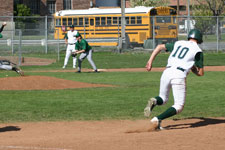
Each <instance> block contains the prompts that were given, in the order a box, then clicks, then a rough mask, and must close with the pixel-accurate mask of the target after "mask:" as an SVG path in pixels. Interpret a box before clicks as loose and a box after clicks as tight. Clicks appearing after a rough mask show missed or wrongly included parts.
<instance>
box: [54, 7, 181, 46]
mask: <svg viewBox="0 0 225 150" xmlns="http://www.w3.org/2000/svg"><path fill="white" fill-rule="evenodd" d="M176 15H177V13H176V10H175V9H173V8H171V7H143V6H139V7H135V8H125V20H126V22H125V31H126V37H127V38H128V39H129V43H130V44H139V45H143V44H144V42H145V40H148V39H153V38H154V39H155V40H156V42H158V43H161V42H162V41H164V42H169V41H176V40H177V36H178V31H177V29H178V28H177V22H176ZM54 19H55V34H54V37H55V39H58V38H59V39H63V38H64V35H65V34H66V32H67V31H68V30H69V26H71V25H74V27H75V30H77V31H79V32H80V33H81V35H82V36H83V37H84V38H85V39H87V40H88V41H89V44H90V45H91V46H116V45H117V44H118V40H117V39H118V38H119V37H120V36H121V8H107V9H105V8H90V9H84V10H62V11H58V12H56V13H55V14H54ZM153 32H154V34H153ZM106 40H109V41H110V42H106Z"/></svg>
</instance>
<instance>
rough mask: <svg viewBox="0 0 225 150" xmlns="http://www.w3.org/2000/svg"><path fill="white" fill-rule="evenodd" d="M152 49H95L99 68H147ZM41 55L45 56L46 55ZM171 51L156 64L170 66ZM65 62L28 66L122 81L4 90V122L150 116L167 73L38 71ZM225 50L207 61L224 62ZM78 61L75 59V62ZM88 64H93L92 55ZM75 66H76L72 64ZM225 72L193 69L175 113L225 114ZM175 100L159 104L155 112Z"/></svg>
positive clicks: (0, 112) (77, 77) (0, 110)
mask: <svg viewBox="0 0 225 150" xmlns="http://www.w3.org/2000/svg"><path fill="white" fill-rule="evenodd" d="M149 55H150V54H149V53H131V52H130V53H129V52H127V53H123V54H116V53H111V52H96V53H94V57H93V59H94V61H95V62H96V65H97V67H98V68H140V67H142V68H143V67H144V66H145V64H146V62H147V60H148V58H149ZM40 57H41V56H40ZM167 57H168V54H166V53H164V54H160V55H159V56H158V57H157V59H156V60H155V63H154V67H162V66H165V65H166V60H167ZM61 58H62V59H61V61H60V62H57V63H55V64H52V65H49V66H33V67H30V66H29V67H22V68H23V69H24V70H25V71H26V74H27V75H43V76H52V77H57V78H63V79H67V80H71V81H81V82H88V83H102V84H111V85H116V87H107V88H84V89H65V90H49V91H44V90H35V91H34V90H33V91H32V90H30V91H0V95H1V101H0V122H21V121H22V122H26V121H62V120H67V121H70V120H103V119H144V117H143V109H144V107H145V105H146V101H147V100H148V99H149V98H150V97H152V96H157V95H158V91H159V80H160V76H161V72H101V73H98V74H96V73H81V74H75V73H74V72H57V73H52V72H32V71H33V70H52V69H61V66H62V64H63V58H64V56H63V55H62V56H61ZM224 58H225V54H224V53H221V54H216V53H208V54H205V64H206V65H224V64H225V59H224ZM69 64H72V62H69ZM83 67H84V68H90V65H89V64H88V62H87V60H85V61H84V63H83ZM71 68H72V66H71ZM6 74H7V75H8V76H17V74H15V73H14V72H6V71H2V72H1V73H0V77H1V78H2V77H5V76H6ZM224 85H225V72H206V73H205V76H203V77H197V76H195V75H194V74H192V73H190V75H189V76H188V78H187V98H186V105H185V108H184V110H183V112H182V113H181V114H179V115H176V116H175V117H174V118H191V117H225V101H224V88H225V87H224ZM172 103H173V99H172V94H171V95H170V100H169V102H168V103H167V104H166V105H164V106H161V107H156V108H155V109H154V111H153V116H154V115H157V114H159V113H161V112H162V111H164V110H165V109H166V108H168V107H170V106H171V105H172Z"/></svg>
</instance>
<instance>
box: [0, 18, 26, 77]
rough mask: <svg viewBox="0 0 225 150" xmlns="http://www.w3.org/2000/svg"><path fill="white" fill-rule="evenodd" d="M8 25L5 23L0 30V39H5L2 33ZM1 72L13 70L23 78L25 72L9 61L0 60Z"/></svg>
mask: <svg viewBox="0 0 225 150" xmlns="http://www.w3.org/2000/svg"><path fill="white" fill-rule="evenodd" d="M6 25H7V24H6V22H3V24H2V26H1V28H0V38H2V37H3V36H2V34H1V32H2V31H3V29H4V27H5V26H6ZM0 70H12V71H15V72H16V73H18V74H20V75H21V76H24V72H23V71H22V70H21V69H20V68H19V67H16V64H14V63H12V62H10V61H9V60H0Z"/></svg>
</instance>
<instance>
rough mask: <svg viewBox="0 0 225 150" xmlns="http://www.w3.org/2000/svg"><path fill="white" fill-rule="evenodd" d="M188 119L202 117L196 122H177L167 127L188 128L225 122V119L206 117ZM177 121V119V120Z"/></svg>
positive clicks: (169, 128)
mask: <svg viewBox="0 0 225 150" xmlns="http://www.w3.org/2000/svg"><path fill="white" fill-rule="evenodd" d="M188 119H200V121H197V122H194V123H183V124H175V125H168V126H166V127H165V128H166V129H168V130H171V129H186V128H197V127H203V126H208V125H215V124H221V123H225V119H215V118H204V117H200V118H198V117H193V118H188ZM175 121H177V120H175Z"/></svg>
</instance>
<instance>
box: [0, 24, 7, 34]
mask: <svg viewBox="0 0 225 150" xmlns="http://www.w3.org/2000/svg"><path fill="white" fill-rule="evenodd" d="M6 25H7V23H6V22H3V24H2V27H1V28H0V33H1V32H2V31H3V29H4V27H5V26H6Z"/></svg>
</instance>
